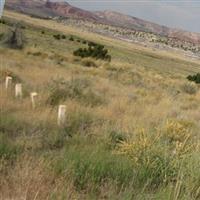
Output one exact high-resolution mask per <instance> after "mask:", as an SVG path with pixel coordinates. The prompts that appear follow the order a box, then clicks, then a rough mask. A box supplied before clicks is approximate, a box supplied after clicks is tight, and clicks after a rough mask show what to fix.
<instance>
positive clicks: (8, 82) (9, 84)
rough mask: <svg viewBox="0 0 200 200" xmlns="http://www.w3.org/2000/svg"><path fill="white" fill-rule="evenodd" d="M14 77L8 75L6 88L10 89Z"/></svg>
mask: <svg viewBox="0 0 200 200" xmlns="http://www.w3.org/2000/svg"><path fill="white" fill-rule="evenodd" d="M12 79H13V78H12V77H11V76H6V82H5V86H6V90H8V88H9V87H10V86H11V84H12Z"/></svg>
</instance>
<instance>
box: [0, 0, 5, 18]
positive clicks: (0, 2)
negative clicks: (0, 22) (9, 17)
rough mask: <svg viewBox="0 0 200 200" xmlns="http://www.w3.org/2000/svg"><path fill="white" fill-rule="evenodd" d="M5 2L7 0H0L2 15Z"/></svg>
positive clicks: (0, 12)
mask: <svg viewBox="0 0 200 200" xmlns="http://www.w3.org/2000/svg"><path fill="white" fill-rule="evenodd" d="M4 3H5V0H0V17H1V15H2V11H3V6H4Z"/></svg>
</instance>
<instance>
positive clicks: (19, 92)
mask: <svg viewBox="0 0 200 200" xmlns="http://www.w3.org/2000/svg"><path fill="white" fill-rule="evenodd" d="M12 80H13V78H12V77H11V76H7V77H6V80H5V87H6V91H7V90H8V89H9V88H10V87H11V85H12ZM37 96H38V93H37V92H31V93H30V98H31V104H32V108H33V109H35V108H36V98H37ZM15 97H16V98H19V99H22V98H23V88H22V84H21V83H17V84H15ZM65 119H66V106H65V105H59V107H58V116H57V124H58V126H63V125H64V123H65Z"/></svg>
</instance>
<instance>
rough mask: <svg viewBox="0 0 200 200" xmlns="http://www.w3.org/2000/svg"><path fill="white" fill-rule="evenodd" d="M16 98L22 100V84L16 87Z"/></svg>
mask: <svg viewBox="0 0 200 200" xmlns="http://www.w3.org/2000/svg"><path fill="white" fill-rule="evenodd" d="M15 97H16V98H20V99H21V98H22V84H21V83H17V84H16V85H15Z"/></svg>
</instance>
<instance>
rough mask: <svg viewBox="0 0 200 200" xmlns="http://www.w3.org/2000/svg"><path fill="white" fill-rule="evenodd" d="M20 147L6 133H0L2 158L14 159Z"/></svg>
mask: <svg viewBox="0 0 200 200" xmlns="http://www.w3.org/2000/svg"><path fill="white" fill-rule="evenodd" d="M17 152H18V149H17V147H16V146H14V145H13V144H12V143H11V142H10V141H9V140H8V138H7V137H5V135H4V134H2V133H0V159H2V158H4V159H12V158H14V157H15V156H16V154H17Z"/></svg>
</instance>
